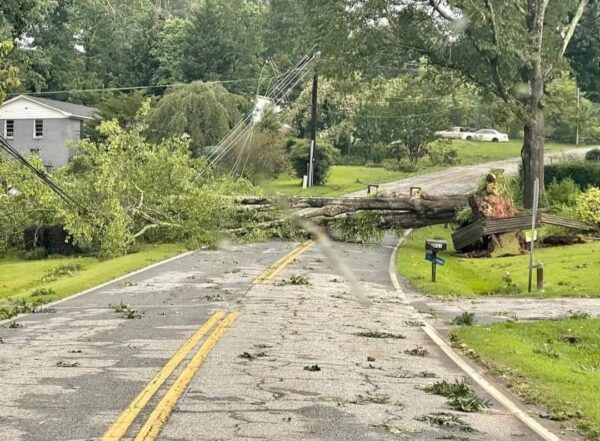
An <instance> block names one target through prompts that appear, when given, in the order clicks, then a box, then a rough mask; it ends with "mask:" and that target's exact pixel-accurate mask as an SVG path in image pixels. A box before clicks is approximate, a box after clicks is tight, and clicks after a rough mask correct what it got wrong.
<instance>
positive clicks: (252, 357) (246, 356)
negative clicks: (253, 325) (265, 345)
mask: <svg viewBox="0 0 600 441" xmlns="http://www.w3.org/2000/svg"><path fill="white" fill-rule="evenodd" d="M268 356H269V354H267V353H266V352H264V351H263V352H258V353H256V354H254V355H252V354H251V353H250V352H243V353H242V354H241V355H238V358H243V359H245V360H250V361H252V360H256V359H257V358H263V357H268Z"/></svg>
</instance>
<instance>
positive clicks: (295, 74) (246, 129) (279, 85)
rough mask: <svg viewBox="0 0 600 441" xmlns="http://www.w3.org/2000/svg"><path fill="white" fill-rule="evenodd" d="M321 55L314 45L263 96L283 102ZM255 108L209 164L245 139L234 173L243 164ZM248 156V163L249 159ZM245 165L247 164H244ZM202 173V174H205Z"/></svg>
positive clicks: (217, 147) (254, 119)
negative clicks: (242, 157) (242, 158)
mask: <svg viewBox="0 0 600 441" xmlns="http://www.w3.org/2000/svg"><path fill="white" fill-rule="evenodd" d="M320 57H321V53H320V52H318V51H316V48H315V47H313V48H312V49H311V50H310V51H309V52H308V53H307V54H306V55H305V56H304V57H303V58H302V59H301V60H300V61H299V62H298V64H296V65H295V66H294V67H293V68H292V69H290V70H288V71H287V72H286V73H285V74H283V75H281V76H279V77H278V78H277V80H276V81H275V83H274V84H273V85H272V86H271V87H270V88H269V90H268V91H267V93H266V94H265V95H263V97H264V98H265V99H266V100H268V101H269V102H270V103H271V105H273V106H275V107H277V106H279V105H280V104H282V103H283V102H284V101H285V99H286V98H287V96H288V95H289V93H290V92H291V91H292V90H293V89H294V88H295V87H296V86H298V84H300V83H301V82H302V80H304V78H305V77H306V75H308V74H309V72H310V67H311V66H312V65H313V63H315V62H316V61H317V60H318V59H319V58H320ZM255 110H256V108H255V109H253V110H252V111H251V112H250V113H248V115H246V117H245V118H244V119H243V120H242V121H240V122H239V123H238V124H237V125H236V126H235V127H234V128H233V129H232V130H231V131H230V132H229V134H228V135H227V136H226V137H225V138H223V140H221V142H219V144H218V145H217V146H216V148H215V149H214V150H213V151H212V152H211V153H210V154H209V155H208V161H209V164H210V165H211V166H213V167H215V166H217V165H219V164H221V163H222V162H223V161H224V160H225V159H226V158H227V155H228V154H229V153H230V152H231V151H233V149H234V148H235V147H236V146H237V144H238V142H240V140H244V137H245V140H244V145H243V146H242V149H241V150H240V152H239V153H238V158H237V161H236V162H235V164H234V166H233V168H232V173H234V172H236V171H237V168H238V166H239V165H240V164H241V156H242V155H243V153H244V151H245V149H246V147H247V145H248V142H249V141H250V139H251V137H252V133H253V130H254V126H255V125H256V123H257V118H256V113H255ZM249 155H250V153H249V154H248V158H246V163H247V162H248V159H249ZM244 167H245V166H244ZM205 171H206V170H205ZM203 173H204V172H203ZM203 173H202V174H203Z"/></svg>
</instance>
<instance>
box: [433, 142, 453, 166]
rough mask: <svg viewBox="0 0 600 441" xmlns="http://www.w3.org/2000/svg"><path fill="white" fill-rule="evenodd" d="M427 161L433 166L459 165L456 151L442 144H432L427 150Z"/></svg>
mask: <svg viewBox="0 0 600 441" xmlns="http://www.w3.org/2000/svg"><path fill="white" fill-rule="evenodd" d="M428 155H429V160H430V161H431V164H432V165H434V166H439V165H457V164H459V163H460V157H459V155H458V150H457V149H455V148H453V147H448V146H447V145H444V144H437V143H433V144H432V145H431V146H430V149H429V153H428Z"/></svg>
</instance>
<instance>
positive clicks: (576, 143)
mask: <svg viewBox="0 0 600 441" xmlns="http://www.w3.org/2000/svg"><path fill="white" fill-rule="evenodd" d="M580 102H581V92H580V89H579V87H578V88H577V134H576V135H575V145H577V146H578V145H579V104H580Z"/></svg>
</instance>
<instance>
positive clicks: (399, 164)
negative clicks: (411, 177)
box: [381, 158, 421, 173]
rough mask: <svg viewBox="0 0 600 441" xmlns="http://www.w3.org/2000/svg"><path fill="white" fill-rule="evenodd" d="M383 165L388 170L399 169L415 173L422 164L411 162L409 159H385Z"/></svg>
mask: <svg viewBox="0 0 600 441" xmlns="http://www.w3.org/2000/svg"><path fill="white" fill-rule="evenodd" d="M381 165H382V166H383V168H385V169H386V170H390V171H398V172H404V173H414V172H416V171H419V169H420V168H421V165H420V164H419V163H418V162H411V161H409V160H408V159H406V158H405V159H400V160H397V159H385V160H384V161H383V162H382V163H381Z"/></svg>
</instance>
